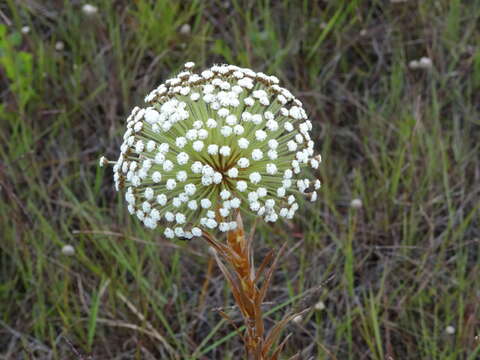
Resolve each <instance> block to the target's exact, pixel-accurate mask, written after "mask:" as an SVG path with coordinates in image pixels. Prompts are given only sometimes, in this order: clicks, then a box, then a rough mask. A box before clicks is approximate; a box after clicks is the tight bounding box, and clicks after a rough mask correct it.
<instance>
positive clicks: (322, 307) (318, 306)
mask: <svg viewBox="0 0 480 360" xmlns="http://www.w3.org/2000/svg"><path fill="white" fill-rule="evenodd" d="M314 308H315V310H317V311H322V310H325V303H324V302H323V301H319V302H317V303H316V304H315V306H314Z"/></svg>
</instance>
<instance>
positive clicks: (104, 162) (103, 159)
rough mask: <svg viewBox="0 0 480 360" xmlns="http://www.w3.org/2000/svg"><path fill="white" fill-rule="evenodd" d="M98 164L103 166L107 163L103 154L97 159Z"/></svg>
mask: <svg viewBox="0 0 480 360" xmlns="http://www.w3.org/2000/svg"><path fill="white" fill-rule="evenodd" d="M98 165H99V166H100V167H104V166H105V165H108V159H107V158H106V157H105V156H102V157H100V160H98Z"/></svg>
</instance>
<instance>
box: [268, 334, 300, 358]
mask: <svg viewBox="0 0 480 360" xmlns="http://www.w3.org/2000/svg"><path fill="white" fill-rule="evenodd" d="M291 336H292V334H288V335H287V336H286V337H285V339H283V341H282V342H281V343H280V345H278V347H277V349H276V350H275V352H274V353H273V354H272V358H271V360H278V359H279V356H280V353H281V352H282V351H283V348H284V347H285V345H286V344H287V341H288V339H290V338H291ZM295 356H296V355H295Z"/></svg>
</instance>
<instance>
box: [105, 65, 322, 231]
mask: <svg viewBox="0 0 480 360" xmlns="http://www.w3.org/2000/svg"><path fill="white" fill-rule="evenodd" d="M193 65H194V64H193V63H187V64H185V70H184V71H183V72H181V73H179V74H178V75H177V77H175V78H172V79H169V80H167V81H166V82H165V83H164V84H162V85H160V86H159V87H158V88H157V89H155V90H154V91H152V92H151V93H150V94H149V95H148V96H147V97H146V98H145V101H146V102H147V104H148V106H147V107H146V108H143V109H140V108H138V107H136V108H135V109H133V111H132V113H131V115H130V116H129V117H128V119H127V131H126V132H125V135H124V137H123V139H124V142H123V144H122V146H121V153H120V157H119V159H118V161H117V162H116V163H115V166H114V176H115V185H116V189H117V190H119V189H120V188H123V187H126V188H127V191H126V194H125V199H126V201H127V202H128V209H129V211H130V213H132V214H135V215H136V216H137V217H138V218H139V219H140V220H141V221H143V223H144V224H145V225H146V226H147V227H149V228H152V229H154V228H156V227H157V225H158V223H159V222H160V223H163V224H165V227H164V235H165V236H166V237H168V238H173V237H179V238H192V237H194V236H201V235H202V232H203V231H210V230H214V229H218V230H220V231H222V232H226V231H229V230H233V229H235V227H236V222H235V221H234V214H235V213H236V212H237V211H242V212H243V213H247V214H248V213H249V214H253V215H255V216H261V217H263V218H264V219H265V220H266V221H270V222H275V221H276V220H277V219H279V217H284V218H288V219H290V218H292V217H293V215H294V213H295V211H296V210H297V209H298V204H297V202H296V196H298V195H302V194H307V196H308V198H309V199H310V200H312V201H314V200H315V199H316V198H317V193H316V191H315V190H317V189H318V188H319V187H320V182H319V181H318V180H314V181H311V180H309V179H308V178H307V177H306V174H303V173H302V170H303V168H304V167H306V166H310V167H312V168H313V169H317V168H318V166H319V162H320V157H319V156H316V157H314V150H313V149H314V143H313V141H312V140H311V138H310V130H311V128H312V124H311V122H310V121H309V120H308V118H307V115H306V113H305V111H304V109H303V108H302V103H301V102H300V101H299V100H297V99H295V98H294V97H293V95H292V94H291V93H290V92H289V91H288V90H286V89H284V88H282V87H280V86H279V85H278V79H277V78H276V77H274V76H267V75H265V74H263V73H255V72H253V71H252V70H250V69H242V68H239V67H237V66H232V65H215V66H212V67H211V68H210V69H208V70H205V71H203V72H202V73H201V74H195V73H193V72H192V71H191V69H192V68H193Z"/></svg>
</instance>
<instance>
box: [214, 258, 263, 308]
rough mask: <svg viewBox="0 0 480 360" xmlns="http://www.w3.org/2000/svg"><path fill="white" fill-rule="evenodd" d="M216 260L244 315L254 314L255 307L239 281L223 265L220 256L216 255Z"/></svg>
mask: <svg viewBox="0 0 480 360" xmlns="http://www.w3.org/2000/svg"><path fill="white" fill-rule="evenodd" d="M215 260H216V261H217V265H218V267H219V268H220V271H221V272H222V274H223V275H224V276H225V278H226V279H227V281H228V283H229V284H230V286H231V288H232V294H233V296H234V297H235V301H236V302H237V304H238V306H239V307H240V310H241V312H242V315H244V314H245V313H247V314H252V313H253V310H254V305H253V303H252V302H251V301H250V300H249V299H248V298H247V297H246V296H245V294H244V293H243V291H242V288H241V286H240V284H239V283H238V280H237V279H236V278H235V276H234V275H233V274H232V273H231V272H230V270H228V269H227V267H226V266H225V265H224V264H223V262H222V260H220V258H219V257H218V254H215Z"/></svg>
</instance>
